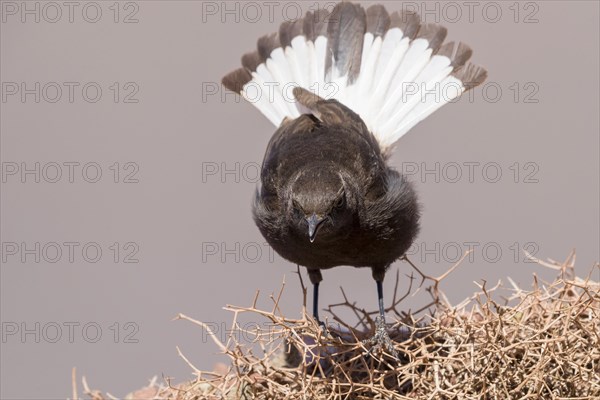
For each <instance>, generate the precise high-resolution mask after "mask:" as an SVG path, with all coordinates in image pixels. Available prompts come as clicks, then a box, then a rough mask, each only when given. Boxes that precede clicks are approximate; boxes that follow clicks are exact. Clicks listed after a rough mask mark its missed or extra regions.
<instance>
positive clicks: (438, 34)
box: [417, 24, 448, 54]
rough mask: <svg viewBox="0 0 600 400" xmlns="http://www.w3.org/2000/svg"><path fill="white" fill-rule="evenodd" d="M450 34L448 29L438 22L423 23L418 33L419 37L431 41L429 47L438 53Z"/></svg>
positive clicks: (434, 52)
mask: <svg viewBox="0 0 600 400" xmlns="http://www.w3.org/2000/svg"><path fill="white" fill-rule="evenodd" d="M446 35H448V29H446V28H445V27H443V26H441V25H438V24H423V25H421V28H420V29H419V32H418V33H417V38H423V39H426V40H427V41H428V42H429V48H430V49H432V50H433V54H436V53H437V51H438V50H439V48H440V46H441V45H442V43H444V39H446Z"/></svg>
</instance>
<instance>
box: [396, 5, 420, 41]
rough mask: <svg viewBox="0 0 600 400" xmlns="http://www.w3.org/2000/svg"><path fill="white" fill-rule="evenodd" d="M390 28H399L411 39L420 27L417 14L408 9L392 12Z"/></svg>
mask: <svg viewBox="0 0 600 400" xmlns="http://www.w3.org/2000/svg"><path fill="white" fill-rule="evenodd" d="M390 20H391V23H390V28H400V29H401V30H402V33H403V35H404V36H407V37H408V38H409V39H410V40H413V39H414V38H415V36H417V32H419V28H420V27H421V17H419V14H417V13H415V12H410V11H404V10H403V11H400V12H397V11H396V12H393V13H392V15H391V16H390Z"/></svg>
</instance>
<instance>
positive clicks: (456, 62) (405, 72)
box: [223, 2, 487, 151]
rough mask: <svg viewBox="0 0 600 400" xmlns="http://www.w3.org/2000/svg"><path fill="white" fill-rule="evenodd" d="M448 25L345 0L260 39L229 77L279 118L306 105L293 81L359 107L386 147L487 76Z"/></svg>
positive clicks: (260, 106)
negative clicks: (451, 39)
mask: <svg viewBox="0 0 600 400" xmlns="http://www.w3.org/2000/svg"><path fill="white" fill-rule="evenodd" d="M446 34H447V30H446V28H444V27H442V26H439V25H436V24H421V23H420V18H419V16H418V14H416V13H411V12H394V13H392V14H391V15H390V14H389V13H388V12H387V10H386V9H385V7H383V6H381V5H373V6H370V7H369V8H368V9H367V10H366V11H365V10H364V9H363V7H361V6H360V5H358V4H353V3H349V2H342V3H339V4H337V5H336V6H335V8H334V9H333V11H332V12H331V14H329V13H328V12H327V11H326V10H319V11H316V12H308V13H306V15H305V16H304V18H302V19H299V20H296V21H286V22H284V23H283V24H282V25H281V26H280V28H279V32H278V33H273V34H271V35H266V36H263V37H262V38H260V39H259V40H258V44H257V50H256V51H254V52H252V53H248V54H245V55H244V56H243V57H242V68H239V69H237V70H235V71H233V72H231V73H230V74H228V75H227V76H225V77H224V78H223V85H224V86H225V87H226V88H228V89H230V90H232V91H235V92H237V93H239V94H240V95H242V96H243V97H244V98H245V99H246V100H248V101H249V102H251V103H252V104H254V106H255V107H257V108H258V109H259V110H260V111H261V112H262V113H263V114H264V115H265V116H266V117H267V118H268V119H269V120H270V121H271V122H272V123H273V124H274V125H275V126H279V125H280V124H281V123H282V122H283V120H284V119H285V118H290V119H293V118H297V117H299V116H300V115H301V114H302V113H303V112H304V111H305V110H304V109H303V107H302V106H301V105H300V104H298V102H297V101H296V99H295V97H294V95H293V89H294V87H297V86H300V87H302V88H305V89H307V90H309V91H312V92H313V93H315V94H317V95H319V96H320V97H323V98H325V99H330V98H335V99H337V100H339V101H340V102H341V103H343V104H344V105H346V106H347V107H349V108H350V109H352V110H353V111H355V112H356V113H357V114H358V115H360V117H361V118H362V120H363V121H364V122H365V124H366V125H367V127H368V128H369V129H370V130H371V132H372V133H373V134H374V136H375V137H376V138H377V141H378V142H379V144H380V146H381V148H382V150H384V151H385V150H386V149H389V148H390V147H391V146H392V145H393V144H394V143H395V142H396V141H397V140H398V139H400V138H401V137H402V136H403V135H404V134H405V133H406V132H408V131H409V130H410V129H411V128H412V127H414V126H415V125H416V124H417V123H419V122H420V121H422V120H423V119H425V118H427V117H428V116H429V115H431V114H432V113H433V112H434V111H435V110H437V109H438V108H440V107H441V106H443V105H444V104H447V103H448V102H450V101H452V100H454V99H456V98H457V97H459V96H460V95H461V94H462V93H463V92H464V91H466V90H469V89H472V88H473V87H475V86H477V85H479V84H481V83H482V82H483V81H484V80H485V79H486V77H487V72H486V71H485V69H483V68H481V67H478V66H476V65H473V64H470V63H468V60H469V59H470V57H471V55H472V53H473V52H472V50H471V48H469V46H467V45H465V44H463V43H458V44H455V43H454V42H450V43H446V44H444V40H445V38H446Z"/></svg>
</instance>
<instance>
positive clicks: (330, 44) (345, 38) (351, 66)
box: [325, 2, 367, 84]
mask: <svg viewBox="0 0 600 400" xmlns="http://www.w3.org/2000/svg"><path fill="white" fill-rule="evenodd" d="M366 30H367V16H366V14H365V10H364V8H362V7H361V6H360V5H358V4H352V3H347V2H342V3H338V4H337V5H336V6H335V8H334V9H333V12H332V13H331V16H330V18H329V26H328V28H327V54H331V55H333V59H334V60H335V65H333V66H332V60H331V57H327V60H326V63H325V74H327V73H329V71H331V68H332V67H335V68H336V69H337V70H338V71H339V73H340V75H346V74H347V75H348V83H349V84H351V83H353V82H354V81H355V80H356V78H357V77H358V74H359V73H360V63H361V58H362V48H363V42H364V35H365V32H366Z"/></svg>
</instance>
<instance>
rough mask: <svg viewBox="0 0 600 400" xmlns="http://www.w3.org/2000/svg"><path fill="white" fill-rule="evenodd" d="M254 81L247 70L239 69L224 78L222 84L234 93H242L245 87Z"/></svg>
mask: <svg viewBox="0 0 600 400" xmlns="http://www.w3.org/2000/svg"><path fill="white" fill-rule="evenodd" d="M251 80H252V75H251V74H250V72H249V71H248V70H247V69H246V68H238V69H236V70H235V71H233V72H230V73H228V74H227V75H225V76H224V77H223V79H222V80H221V83H222V84H223V86H225V87H226V88H227V89H229V90H231V91H232V92H236V93H241V92H242V89H243V88H244V85H245V84H246V83H248V82H250V81H251Z"/></svg>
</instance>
